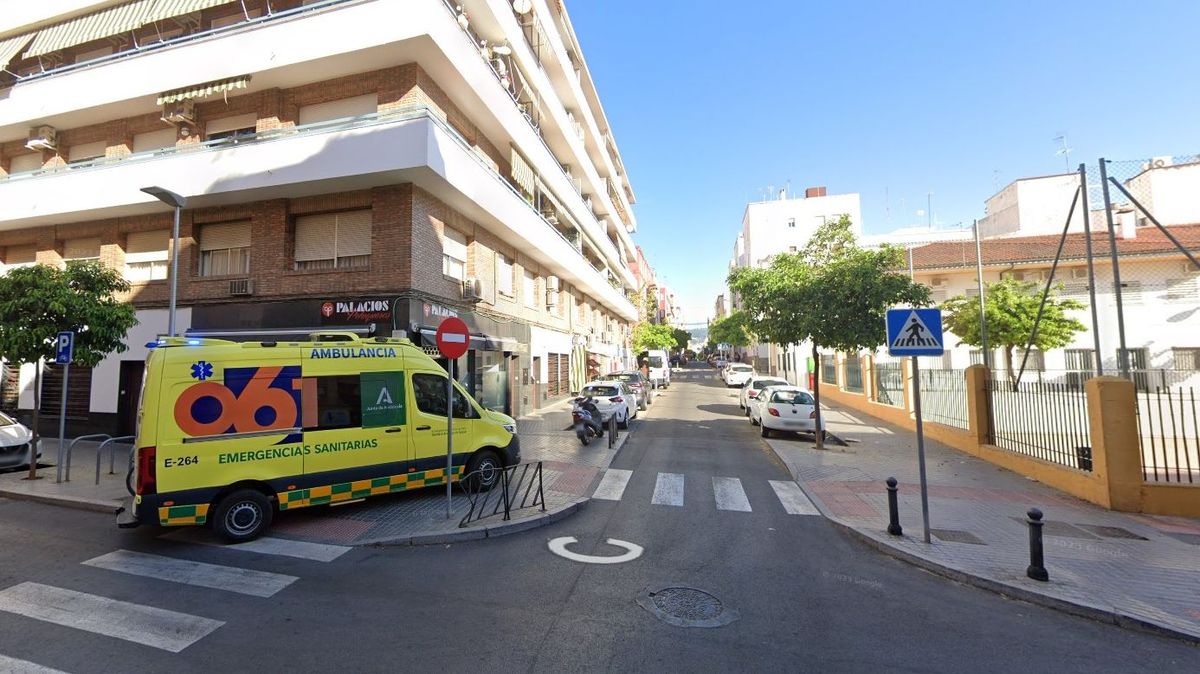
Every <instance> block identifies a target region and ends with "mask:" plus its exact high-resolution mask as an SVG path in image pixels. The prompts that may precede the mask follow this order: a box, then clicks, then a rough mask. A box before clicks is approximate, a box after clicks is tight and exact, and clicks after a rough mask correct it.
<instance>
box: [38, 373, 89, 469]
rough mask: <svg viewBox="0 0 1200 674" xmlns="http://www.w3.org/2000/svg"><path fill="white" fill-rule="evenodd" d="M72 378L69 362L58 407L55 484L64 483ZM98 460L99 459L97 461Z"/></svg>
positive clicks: (64, 374)
mask: <svg viewBox="0 0 1200 674" xmlns="http://www.w3.org/2000/svg"><path fill="white" fill-rule="evenodd" d="M70 377H71V363H70V361H68V362H67V363H66V364H65V365H63V388H62V403H61V404H60V405H59V406H58V462H57V465H55V467H54V482H55V484H58V483H60V482H62V474H63V455H64V453H65V452H64V451H63V449H64V447H65V444H64V443H65V442H66V431H67V381H68V380H69V379H70ZM30 453H31V454H33V455H34V456H32V457H30V460H31V461H37V453H36V452H33V451H31V452H30ZM97 460H98V459H97Z"/></svg>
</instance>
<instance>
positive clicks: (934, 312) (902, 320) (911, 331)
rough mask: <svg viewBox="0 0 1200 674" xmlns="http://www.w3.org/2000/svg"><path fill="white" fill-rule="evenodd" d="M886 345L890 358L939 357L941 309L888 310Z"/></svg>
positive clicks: (942, 349)
mask: <svg viewBox="0 0 1200 674" xmlns="http://www.w3.org/2000/svg"><path fill="white" fill-rule="evenodd" d="M887 345H888V355H890V356H940V355H942V352H943V351H945V346H944V345H943V344H942V310H941V309H909V308H905V309H888V311H887Z"/></svg>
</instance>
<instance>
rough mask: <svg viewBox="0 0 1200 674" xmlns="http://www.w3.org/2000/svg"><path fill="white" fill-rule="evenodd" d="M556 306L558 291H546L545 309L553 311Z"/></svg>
mask: <svg viewBox="0 0 1200 674" xmlns="http://www.w3.org/2000/svg"><path fill="white" fill-rule="evenodd" d="M557 306H558V291H557V290H553V289H548V290H546V308H547V309H553V308H554V307H557Z"/></svg>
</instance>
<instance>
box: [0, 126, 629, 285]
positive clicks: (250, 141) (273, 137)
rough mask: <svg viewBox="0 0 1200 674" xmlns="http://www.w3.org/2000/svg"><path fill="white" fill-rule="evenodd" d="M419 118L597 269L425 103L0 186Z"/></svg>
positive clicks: (59, 170) (0, 181)
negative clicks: (424, 120)
mask: <svg viewBox="0 0 1200 674" xmlns="http://www.w3.org/2000/svg"><path fill="white" fill-rule="evenodd" d="M416 119H428V120H430V121H431V122H432V123H433V124H434V125H436V126H437V127H438V128H440V129H441V130H442V131H445V132H446V134H447V135H448V136H450V138H452V139H453V140H454V142H455V143H457V144H458V145H459V147H460V148H462V150H463V151H465V152H466V154H467V155H468V156H469V157H471V158H472V160H473V161H475V163H477V164H479V165H480V166H481V167H483V168H484V169H486V170H487V172H488V173H489V174H490V175H491V176H492V177H493V178H494V179H495V180H496V181H497V182H499V183H500V184H501V185H503V186H504V187H505V189H507V190H508V191H509V192H510V193H512V194H513V195H514V196H516V197H517V198H519V199H520V200H521V203H523V204H525V206H526V208H528V209H529V211H530V212H532V213H533V214H535V215H537V216H538V218H540V219H541V220H542V222H544V223H545V224H546V228H547V229H549V230H550V231H552V232H554V233H555V234H556V235H557V236H558V237H559V238H560V239H562V240H563V241H564V242H566V243H567V245H569V246H570V247H571V248H572V249H574V250H575V251H576V252H577V254H578V255H579V258H580V259H581V260H583V261H585V262H587V263H588V266H589V267H592V268H593V269H594V268H595V265H594V263H593V262H592V261H591V260H590V259H589V258H588V257H587V256H585V255H584V254H583V252H582V251H580V250H579V248H578V246H577V244H576V243H575V242H573V241H572V240H571V238H570V237H568V236H567V235H566V234H564V233H563V232H561V231H559V229H558V228H557V227H555V226H554V224H552V223H551V222H550V220H549V219H548V218H547V217H546V216H545V215H543V214H542V213H540V212H538V210H537V208H535V207H534V205H533V204H531V203H529V202H528V201H527V200H526V199H525V197H524V195H523V194H522V193H521V191H520V188H518V187H517V186H516V185H514V184H513V183H512V182H510V180H509V179H508V178H506V177H505V176H504V175H502V174H501V173H500V172H499V171H498V170H497V169H496V167H495V166H494V165H492V164H491V163H490V162H488V161H487V160H485V159H484V158H483V157H480V156H479V154H478V153H476V152H475V150H474V148H473V147H472V146H471V144H470V143H468V142H467V140H466V139H465V138H463V137H462V135H461V134H459V132H458V131H457V130H456V129H455V128H454V127H453V126H451V125H450V124H449V123H448V122H446V121H445V120H444V119H442V118H441V117H440V116H438V114H437V113H436V112H435V111H434V110H433V109H432V108H430V107H429V106H427V105H424V104H412V105H406V106H403V107H400V108H391V109H388V110H385V111H382V112H373V113H368V114H365V115H356V116H353V117H342V118H339V119H331V120H327V121H322V122H314V123H312V124H301V125H298V126H289V127H281V128H278V129H268V130H264V131H259V132H256V133H251V134H246V135H238V136H235V137H230V138H222V139H219V140H209V141H204V142H202V143H191V144H188V145H176V146H173V147H165V148H158V149H154V150H147V151H145V152H135V153H133V154H127V155H122V156H119V157H97V158H95V159H89V160H87V161H81V162H76V163H73V164H66V165H60V166H54V167H49V168H45V169H39V170H36V171H28V172H24V173H14V174H10V175H8V176H4V177H0V186H3V185H5V184H7V183H9V182H14V181H23V180H36V179H39V178H47V177H51V176H55V175H61V174H65V173H68V172H72V173H73V172H79V171H103V170H105V169H110V168H114V167H119V166H128V165H131V164H136V163H141V162H146V161H159V160H163V159H166V158H170V157H174V156H183V155H187V154H193V153H196V152H206V151H207V152H214V151H219V150H226V149H231V148H234V147H243V146H250V145H260V144H263V143H271V142H277V141H281V140H288V139H292V138H296V137H297V136H302V135H307V134H315V133H328V132H333V131H346V130H351V129H362V128H369V127H373V126H382V125H390V124H395V123H397V122H406V121H412V120H416ZM568 266H570V267H572V268H578V265H577V264H575V265H568ZM596 271H597V273H599V274H600V275H601V276H605V277H606V279H605V280H607V276H606V271H605V267H604V265H603V262H602V263H601V267H600V269H597V270H596Z"/></svg>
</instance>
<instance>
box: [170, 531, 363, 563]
mask: <svg viewBox="0 0 1200 674" xmlns="http://www.w3.org/2000/svg"><path fill="white" fill-rule="evenodd" d="M159 538H166V539H170V540H173V541H183V542H184V543H198V544H200V545H215V546H217V547H220V548H224V549H226V550H241V551H242V552H257V553H259V554H261V555H279V556H281V557H295V558H297V559H311V560H313V561H316V562H332V561H333V560H335V559H337V558H338V557H341V556H342V555H344V554H346V553H347V552H349V551H350V550H352V549H353V548H350V547H347V546H345V545H328V544H326V543H309V542H308V541H292V540H288V539H286V538H272V537H270V536H264V537H262V538H256V539H254V540H252V541H247V542H246V543H226V542H225V541H223V540H221V539H219V538H217V537H216V536H215V535H214V534H212V533H211V532H209V531H208V530H206V529H201V528H199V527H183V528H180V529H176V530H175V531H172V532H171V533H169V534H165V535H163V536H159Z"/></svg>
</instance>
